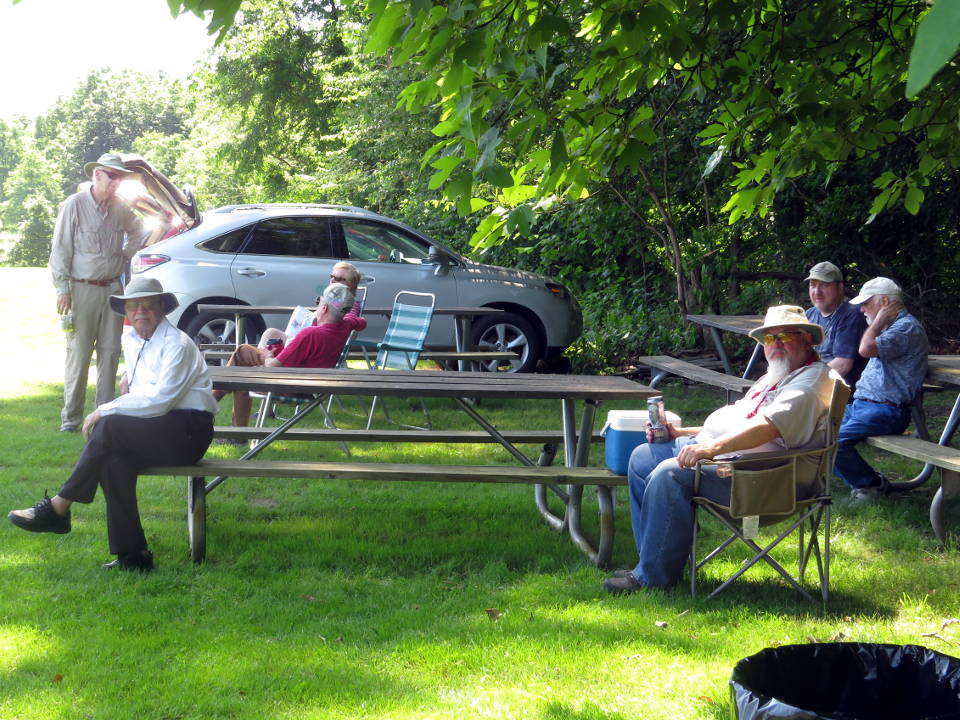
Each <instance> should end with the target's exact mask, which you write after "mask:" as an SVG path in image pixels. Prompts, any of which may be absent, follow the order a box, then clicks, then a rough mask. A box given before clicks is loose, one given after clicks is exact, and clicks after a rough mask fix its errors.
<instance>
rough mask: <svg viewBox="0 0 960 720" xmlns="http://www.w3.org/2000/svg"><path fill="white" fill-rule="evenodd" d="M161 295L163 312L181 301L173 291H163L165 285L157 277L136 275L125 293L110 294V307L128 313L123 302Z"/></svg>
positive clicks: (171, 308)
mask: <svg viewBox="0 0 960 720" xmlns="http://www.w3.org/2000/svg"><path fill="white" fill-rule="evenodd" d="M154 295H159V296H160V298H161V300H162V301H163V314H164V315H166V314H167V313H169V312H170V311H171V310H173V309H174V308H175V307H177V305H179V304H180V303H179V302H177V298H176V297H174V295H173V293H168V292H164V291H163V285H161V284H160V281H159V280H157V279H156V278H145V277H135V278H134V279H133V280H131V281H130V282H129V284H128V285H127V288H126V290H125V291H124V294H123V295H111V296H110V309H111V310H113V311H114V312H115V313H116V314H117V315H126V312H125V311H124V309H123V304H124V303H125V302H127V300H133V299H135V298H142V297H153V296H154Z"/></svg>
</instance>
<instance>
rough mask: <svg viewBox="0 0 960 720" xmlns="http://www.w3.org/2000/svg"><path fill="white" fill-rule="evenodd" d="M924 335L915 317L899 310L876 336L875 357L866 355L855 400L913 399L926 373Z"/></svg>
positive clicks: (901, 402)
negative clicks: (868, 358) (867, 359)
mask: <svg viewBox="0 0 960 720" xmlns="http://www.w3.org/2000/svg"><path fill="white" fill-rule="evenodd" d="M928 350H929V344H928V343H927V334H926V333H925V332H924V331H923V328H922V327H921V326H920V323H919V322H917V319H916V318H915V317H914V316H913V315H911V314H910V313H908V312H907V311H906V310H902V311H901V312H900V314H899V315H897V319H896V320H894V321H893V323H891V325H890V327H888V328H887V329H886V330H884V331H883V332H882V333H880V335H879V336H877V352H878V355H877V357H872V358H870V360H869V362H868V363H867V367H866V368H865V369H864V371H863V374H862V375H861V376H860V381H859V382H858V383H857V390H856V392H855V393H854V396H853V397H854V399H855V400H874V401H876V402H888V403H894V404H896V405H907V404H909V403H911V402H913V400H914V398H916V397H917V395H918V394H919V392H920V387H921V385H923V379H924V378H925V377H926V375H927V351H928Z"/></svg>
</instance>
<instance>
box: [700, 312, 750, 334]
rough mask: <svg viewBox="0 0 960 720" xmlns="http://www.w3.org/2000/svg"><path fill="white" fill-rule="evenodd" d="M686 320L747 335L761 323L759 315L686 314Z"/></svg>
mask: <svg viewBox="0 0 960 720" xmlns="http://www.w3.org/2000/svg"><path fill="white" fill-rule="evenodd" d="M687 320H689V321H690V322H694V323H697V324H698V325H704V326H706V327H715V328H717V329H719V330H727V331H729V332H733V333H737V334H738V335H749V334H750V331H751V330H755V329H756V328H758V327H760V326H761V325H763V316H761V315H687Z"/></svg>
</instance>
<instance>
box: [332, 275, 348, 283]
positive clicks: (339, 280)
mask: <svg viewBox="0 0 960 720" xmlns="http://www.w3.org/2000/svg"><path fill="white" fill-rule="evenodd" d="M330 279H331V280H333V281H334V282H338V283H346V282H347V278H345V277H339V276H337V275H335V274H334V273H330Z"/></svg>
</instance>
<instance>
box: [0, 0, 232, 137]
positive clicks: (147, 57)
mask: <svg viewBox="0 0 960 720" xmlns="http://www.w3.org/2000/svg"><path fill="white" fill-rule="evenodd" d="M212 44H213V39H212V38H211V37H210V36H208V35H207V34H206V30H205V29H204V23H203V21H202V20H200V19H199V18H197V17H196V16H195V15H192V14H189V15H183V16H181V17H178V18H176V19H174V18H172V17H171V16H170V11H169V10H168V9H167V4H166V3H165V2H163V1H162V0H84V1H83V2H77V1H76V0H24V1H23V2H21V3H19V4H17V5H13V4H12V2H11V0H0V78H2V82H0V118H5V119H9V118H11V117H13V116H14V115H25V116H27V117H30V118H32V117H34V116H36V115H39V114H41V113H43V112H45V111H46V110H47V108H49V107H50V105H52V104H53V103H54V102H55V101H56V99H57V98H58V97H60V96H62V95H65V94H67V93H69V92H70V91H72V90H73V88H74V87H76V85H77V84H78V83H79V82H80V81H81V80H82V79H83V78H84V77H86V76H87V74H88V73H89V72H91V71H92V70H97V69H100V68H110V69H113V70H123V69H131V70H140V71H143V72H153V71H157V70H163V71H165V72H166V73H167V74H168V75H170V76H171V77H185V76H187V75H188V74H189V73H190V70H191V68H192V67H193V65H194V63H195V62H196V61H197V60H198V59H200V57H201V56H202V55H203V53H204V51H205V50H206V49H207V48H209V47H210V46H211V45H212Z"/></svg>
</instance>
